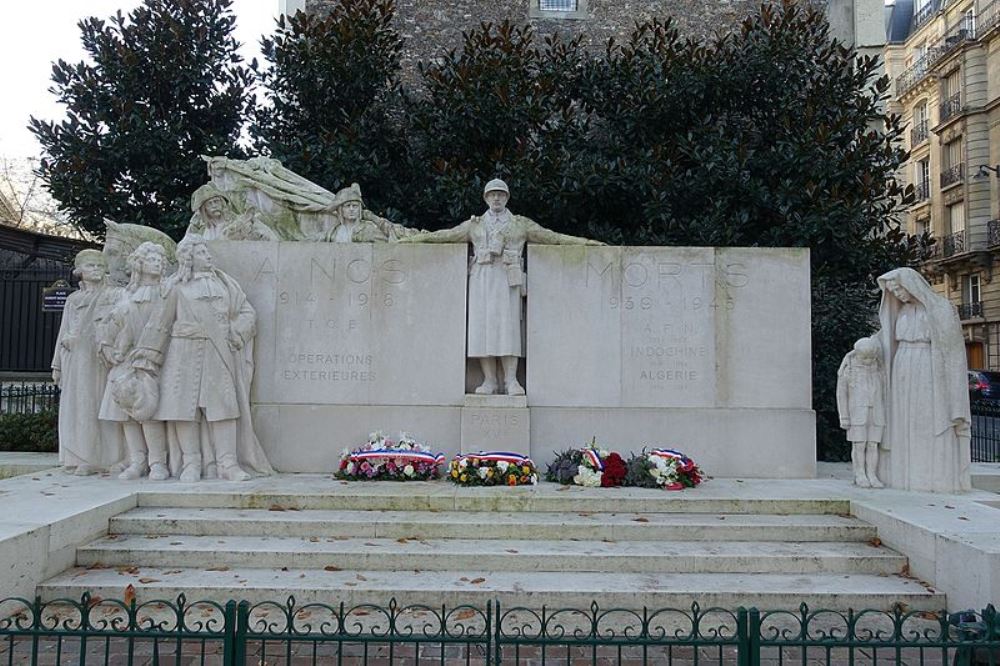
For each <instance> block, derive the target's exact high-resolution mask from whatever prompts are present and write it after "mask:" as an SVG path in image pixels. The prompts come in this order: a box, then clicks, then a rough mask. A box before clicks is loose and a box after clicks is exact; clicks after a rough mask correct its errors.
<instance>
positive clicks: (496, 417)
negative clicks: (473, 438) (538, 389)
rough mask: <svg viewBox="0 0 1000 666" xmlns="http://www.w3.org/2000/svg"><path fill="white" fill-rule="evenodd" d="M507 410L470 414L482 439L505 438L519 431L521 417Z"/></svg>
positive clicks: (494, 439) (486, 440)
mask: <svg viewBox="0 0 1000 666" xmlns="http://www.w3.org/2000/svg"><path fill="white" fill-rule="evenodd" d="M505 411H507V410H497V409H491V410H484V411H475V412H472V414H471V415H470V419H471V422H472V427H473V428H474V429H475V431H476V432H477V433H478V434H479V436H480V437H482V441H484V442H488V441H497V440H505V439H507V438H508V437H510V436H512V435H513V434H515V433H517V432H518V430H519V428H520V427H521V417H520V416H518V414H516V413H504V412H505Z"/></svg>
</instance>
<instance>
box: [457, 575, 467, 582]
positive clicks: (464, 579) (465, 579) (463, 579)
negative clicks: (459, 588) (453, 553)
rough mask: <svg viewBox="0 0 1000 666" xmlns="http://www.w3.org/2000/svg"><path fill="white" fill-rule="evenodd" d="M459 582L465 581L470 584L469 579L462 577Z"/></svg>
mask: <svg viewBox="0 0 1000 666" xmlns="http://www.w3.org/2000/svg"><path fill="white" fill-rule="evenodd" d="M459 580H462V581H465V582H469V579H468V578H466V577H465V576H462V577H461V578H459Z"/></svg>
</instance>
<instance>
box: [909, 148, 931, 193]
mask: <svg viewBox="0 0 1000 666" xmlns="http://www.w3.org/2000/svg"><path fill="white" fill-rule="evenodd" d="M913 182H914V185H915V188H916V190H917V201H924V200H925V199H929V198H930V196H931V164H930V158H926V159H922V160H920V161H919V162H917V164H916V173H915V174H914V177H913Z"/></svg>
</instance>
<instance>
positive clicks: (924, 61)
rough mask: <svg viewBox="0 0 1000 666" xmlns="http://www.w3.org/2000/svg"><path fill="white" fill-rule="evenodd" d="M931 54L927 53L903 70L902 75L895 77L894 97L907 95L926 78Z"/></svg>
mask: <svg viewBox="0 0 1000 666" xmlns="http://www.w3.org/2000/svg"><path fill="white" fill-rule="evenodd" d="M931 55H932V54H931V52H930V51H928V52H927V53H925V54H924V55H922V56H920V57H919V58H917V59H916V60H914V61H913V64H912V65H910V66H909V67H907V68H906V69H905V70H903V73H902V74H900V75H899V76H897V77H896V97H902V96H903V95H905V94H906V93H908V92H909V91H910V90H911V89H912V88H913V87H914V86H915V85H917V84H918V83H920V81H921V79H923V78H924V77H925V76H927V73H928V71H929V70H930V61H931Z"/></svg>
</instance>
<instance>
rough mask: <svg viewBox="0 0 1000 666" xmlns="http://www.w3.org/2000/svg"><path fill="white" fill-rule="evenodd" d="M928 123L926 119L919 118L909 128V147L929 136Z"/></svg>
mask: <svg viewBox="0 0 1000 666" xmlns="http://www.w3.org/2000/svg"><path fill="white" fill-rule="evenodd" d="M928 124H929V123H928V122H927V120H921V121H920V122H918V123H917V124H916V125H914V127H913V129H911V130H910V148H912V147H914V146H917V145H919V144H921V143H923V142H924V141H926V140H927V139H928V138H929V137H930V135H931V131H930V128H929V127H928Z"/></svg>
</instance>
